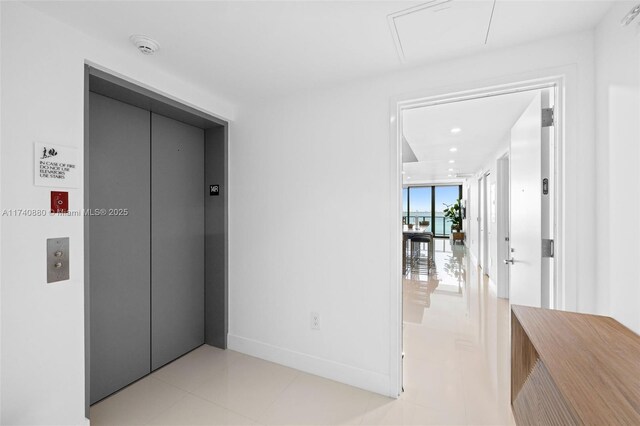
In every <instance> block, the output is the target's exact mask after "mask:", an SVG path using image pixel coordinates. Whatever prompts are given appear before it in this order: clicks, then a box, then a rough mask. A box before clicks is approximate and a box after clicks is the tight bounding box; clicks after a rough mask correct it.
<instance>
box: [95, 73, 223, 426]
mask: <svg viewBox="0 0 640 426" xmlns="http://www.w3.org/2000/svg"><path fill="white" fill-rule="evenodd" d="M92 76H94V77H98V78H99V79H101V80H103V81H104V82H106V83H107V84H110V85H112V86H114V87H116V89H115V90H116V91H117V92H118V95H119V96H121V97H122V98H124V99H118V100H121V101H125V102H126V103H129V104H132V105H135V103H136V102H137V103H140V104H141V105H136V106H140V107H143V108H144V109H148V110H150V111H152V112H156V113H158V114H160V115H165V116H167V117H170V118H174V119H176V120H178V121H182V122H185V123H187V124H192V125H194V126H196V127H201V128H203V129H205V130H204V131H205V142H204V143H205V152H206V144H207V143H209V142H208V141H209V140H210V139H212V138H215V140H216V141H218V140H219V141H221V142H222V143H223V162H224V170H223V171H222V174H221V178H220V180H219V181H216V183H219V184H220V185H221V188H220V189H221V190H220V197H219V198H221V199H222V203H223V215H224V220H223V224H222V229H223V234H224V237H223V238H224V243H223V244H224V259H223V262H222V264H223V266H224V271H223V274H224V280H223V283H222V286H220V288H218V287H216V288H210V290H212V293H215V295H216V296H219V295H220V294H223V297H222V298H220V299H223V300H220V301H218V302H217V303H216V306H209V304H210V301H209V298H208V297H207V294H206V293H207V288H209V287H210V286H209V285H208V280H207V277H206V276H205V280H204V282H203V286H204V287H205V300H204V301H203V303H205V317H204V318H203V321H204V322H205V344H206V343H210V344H211V343H212V344H215V345H216V346H219V347H222V348H224V349H226V347H227V335H228V331H229V328H228V324H229V310H228V301H229V185H228V183H229V123H228V122H227V121H226V120H224V119H222V118H220V117H216V116H214V115H211V114H210V113H207V112H204V111H201V110H199V109H196V108H195V107H192V106H189V105H188V104H186V103H184V102H182V101H180V100H179V99H174V98H170V97H167V96H166V95H163V94H161V93H160V92H157V91H154V90H152V89H149V88H147V87H144V86H143V85H142V83H139V82H137V81H135V80H133V79H129V78H127V77H124V76H122V75H120V74H118V73H115V72H112V71H110V70H107V69H105V68H103V67H101V66H99V65H96V64H93V63H90V62H88V61H86V62H85V64H84V92H83V95H84V132H83V138H84V142H83V151H84V153H83V163H82V166H83V188H84V190H83V195H84V200H83V208H84V210H85V211H87V210H88V209H89V206H90V204H89V201H90V197H91V193H90V188H89V177H90V173H89V172H90V170H89V169H90V168H89V152H90V143H89V139H90V137H89V134H90V132H89V125H90V124H89V123H90V116H89V94H90V91H91V90H90V88H91V83H90V81H91V77H92ZM120 90H122V91H123V92H125V91H126V92H128V94H122V93H120V92H119V91H120ZM114 98H115V97H114ZM213 126H216V127H213ZM205 155H206V154H205ZM208 176H209V171H208V170H207V167H206V165H205V179H207V178H208ZM216 176H220V175H219V174H217V173H216ZM203 185H205V182H203ZM204 189H205V188H204V187H203V193H204ZM204 201H205V202H204V205H205V212H206V205H207V200H206V199H205V200H204ZM89 220H90V216H89V215H86V214H85V215H84V240H83V244H84V247H83V252H84V364H85V417H86V418H87V419H89V417H90V414H89V409H90V390H91V386H90V371H91V368H90V367H91V359H90V358H91V357H90V354H91V327H90V313H91V311H90V309H91V306H90V299H91V298H90V295H91V286H90V268H89V257H90V252H89V241H90V232H89V230H90V227H89ZM206 222H207V221H206V219H205V230H204V231H205V235H204V236H205V247H204V249H205V256H206V246H207V243H206V239H207V232H206V229H207V228H206V226H207V225H206ZM205 263H207V260H206V258H205ZM207 271H208V270H207V265H206V264H205V274H206V273H207ZM207 307H209V309H211V310H212V311H214V310H215V311H218V312H221V315H220V316H221V317H222V318H223V321H222V322H223V324H222V325H221V326H218V327H219V328H222V329H223V334H224V336H223V339H222V341H219V340H218V339H214V340H212V339H209V338H208V337H207V333H206V327H207V323H208V321H207V318H208V317H207V315H206V311H207ZM208 340H211V341H212V342H209V341H208Z"/></svg>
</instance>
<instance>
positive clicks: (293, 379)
mask: <svg viewBox="0 0 640 426" xmlns="http://www.w3.org/2000/svg"><path fill="white" fill-rule="evenodd" d="M287 368H289V367H287ZM292 370H293V371H295V374H294V376H293V377H292V378H291V380H290V381H289V383H287V385H286V386H285V387H283V388H282V390H281V391H280V392H279V393H278V395H276V397H275V398H274V399H273V401H271V402H270V403H269V404H268V405H267V407H266V408H265V410H264V412H263V413H262V414H261V416H260V420H259V422H260V423H262V424H265V422H264V421H263V420H265V418H264V417H265V416H266V414H267V413H268V412H269V410H270V409H271V407H273V406H274V405H275V403H276V402H277V401H278V398H280V397H281V396H282V395H283V394H284V393H285V392H286V390H287V389H289V387H290V386H291V385H292V384H293V382H295V381H296V379H297V378H298V377H299V376H300V375H301V374H302V373H303V372H302V371H300V370H296V369H292ZM305 374H306V373H305Z"/></svg>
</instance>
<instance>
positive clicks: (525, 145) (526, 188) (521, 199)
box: [507, 92, 542, 307]
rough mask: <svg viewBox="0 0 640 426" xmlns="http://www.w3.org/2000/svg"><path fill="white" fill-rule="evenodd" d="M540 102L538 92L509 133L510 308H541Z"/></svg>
mask: <svg viewBox="0 0 640 426" xmlns="http://www.w3.org/2000/svg"><path fill="white" fill-rule="evenodd" d="M541 146H542V100H541V94H540V92H537V93H536V95H535V98H534V99H533V101H532V102H531V104H530V105H529V106H528V107H527V109H526V110H525V111H524V113H523V114H522V116H521V117H520V118H519V119H518V121H517V122H516V124H515V125H514V126H513V128H512V129H511V153H510V159H511V161H510V166H511V167H510V168H511V170H510V175H511V176H510V177H511V185H510V187H511V189H510V197H509V198H510V203H511V209H510V213H511V217H510V219H511V220H510V221H511V235H510V243H511V244H510V246H511V253H510V258H509V259H507V260H508V261H509V262H510V286H511V288H510V292H509V298H510V301H511V303H512V304H515V305H526V306H535V307H540V306H541V297H542V273H541V269H542V249H541V245H542V211H541V209H542V189H541V186H542V172H541Z"/></svg>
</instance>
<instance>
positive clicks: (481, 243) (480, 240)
mask: <svg viewBox="0 0 640 426" xmlns="http://www.w3.org/2000/svg"><path fill="white" fill-rule="evenodd" d="M483 181H484V172H481V173H480V177H479V178H478V200H477V201H478V214H477V215H476V226H477V227H478V255H477V257H476V261H477V263H478V266H479V267H480V269H483V270H484V263H483V262H482V259H483V253H482V249H483V246H484V241H483V237H484V236H483V235H482V221H483V217H482V214H483V212H482V210H483V208H484V204H483V202H482V201H483V200H482V189H483V187H484V185H483ZM471 256H472V257H474V256H473V253H472V254H471Z"/></svg>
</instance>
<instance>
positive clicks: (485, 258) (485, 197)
mask: <svg viewBox="0 0 640 426" xmlns="http://www.w3.org/2000/svg"><path fill="white" fill-rule="evenodd" d="M489 202H490V197H489V174H488V173H487V174H486V175H484V177H483V178H482V272H484V274H485V275H486V276H489V275H490V274H489V270H490V268H491V264H490V263H489V238H490V237H491V232H490V231H489Z"/></svg>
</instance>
